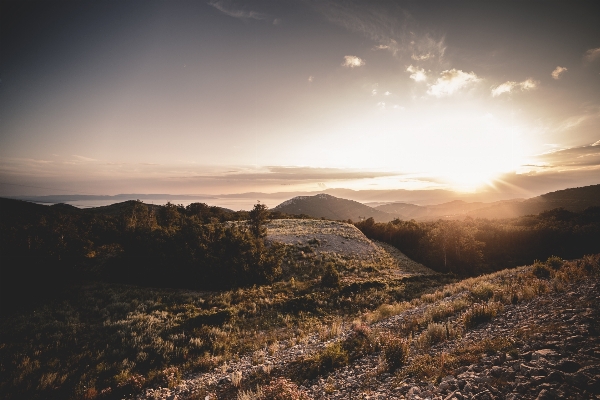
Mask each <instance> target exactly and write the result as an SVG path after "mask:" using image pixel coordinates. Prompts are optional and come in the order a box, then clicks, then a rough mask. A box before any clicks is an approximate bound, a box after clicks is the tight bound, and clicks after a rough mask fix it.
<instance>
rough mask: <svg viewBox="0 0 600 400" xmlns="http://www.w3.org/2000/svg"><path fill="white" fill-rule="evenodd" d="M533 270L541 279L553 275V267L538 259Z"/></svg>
mask: <svg viewBox="0 0 600 400" xmlns="http://www.w3.org/2000/svg"><path fill="white" fill-rule="evenodd" d="M531 272H532V273H533V275H535V276H536V277H538V278H540V279H548V278H550V277H551V276H552V268H551V267H549V266H548V265H546V264H542V263H541V262H539V261H536V262H535V263H534V264H533V270H532V271H531Z"/></svg>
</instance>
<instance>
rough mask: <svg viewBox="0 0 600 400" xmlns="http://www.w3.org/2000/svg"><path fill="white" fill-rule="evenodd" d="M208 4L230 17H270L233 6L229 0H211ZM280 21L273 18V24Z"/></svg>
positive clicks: (277, 23)
mask: <svg viewBox="0 0 600 400" xmlns="http://www.w3.org/2000/svg"><path fill="white" fill-rule="evenodd" d="M208 4H210V5H211V6H213V7H214V8H216V9H217V10H219V11H221V12H222V13H224V14H226V15H229V16H230V17H233V18H240V19H258V20H266V19H270V17H269V16H268V15H267V14H263V13H260V12H256V11H251V10H245V9H243V8H240V7H238V6H234V5H232V4H231V3H230V2H228V1H225V0H217V1H214V0H213V1H211V2H209V3H208ZM280 22H281V21H280V20H278V19H274V20H273V24H275V25H279V23H280Z"/></svg>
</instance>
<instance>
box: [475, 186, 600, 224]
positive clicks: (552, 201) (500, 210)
mask: <svg viewBox="0 0 600 400" xmlns="http://www.w3.org/2000/svg"><path fill="white" fill-rule="evenodd" d="M593 206H600V185H591V186H584V187H578V188H570V189H564V190H557V191H555V192H550V193H546V194H543V195H541V196H537V197H532V198H530V199H527V200H521V201H519V200H513V201H505V202H499V203H494V204H493V205H490V206H488V207H483V208H480V209H477V210H473V211H470V212H468V213H467V215H469V216H471V217H473V218H514V217H519V216H523V215H531V214H539V213H541V212H543V211H546V210H552V209H555V208H564V209H565V210H569V211H583V210H585V209H586V208H588V207H593Z"/></svg>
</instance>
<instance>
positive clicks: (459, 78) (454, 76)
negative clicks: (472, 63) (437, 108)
mask: <svg viewBox="0 0 600 400" xmlns="http://www.w3.org/2000/svg"><path fill="white" fill-rule="evenodd" d="M479 80H480V79H479V78H478V77H477V75H475V73H474V72H464V71H462V70H460V69H454V68H453V69H451V70H446V71H443V72H442V73H441V76H440V77H439V78H438V79H437V81H436V82H435V84H433V85H431V86H429V90H428V91H427V93H428V94H430V95H432V96H436V97H442V96H449V95H451V94H453V93H454V92H456V91H458V90H460V89H461V88H463V87H465V86H467V85H470V84H472V83H475V82H478V81H479Z"/></svg>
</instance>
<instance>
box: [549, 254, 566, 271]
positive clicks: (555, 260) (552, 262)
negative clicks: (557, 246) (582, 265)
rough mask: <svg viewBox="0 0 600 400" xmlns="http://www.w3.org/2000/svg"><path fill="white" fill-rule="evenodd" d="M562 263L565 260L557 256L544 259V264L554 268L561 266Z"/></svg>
mask: <svg viewBox="0 0 600 400" xmlns="http://www.w3.org/2000/svg"><path fill="white" fill-rule="evenodd" d="M564 263H565V261H564V260H563V259H562V258H560V257H557V256H552V257H548V259H547V260H546V265H547V266H549V267H550V268H552V269H554V270H556V269H559V268H560V267H562V266H563V264H564Z"/></svg>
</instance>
